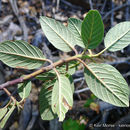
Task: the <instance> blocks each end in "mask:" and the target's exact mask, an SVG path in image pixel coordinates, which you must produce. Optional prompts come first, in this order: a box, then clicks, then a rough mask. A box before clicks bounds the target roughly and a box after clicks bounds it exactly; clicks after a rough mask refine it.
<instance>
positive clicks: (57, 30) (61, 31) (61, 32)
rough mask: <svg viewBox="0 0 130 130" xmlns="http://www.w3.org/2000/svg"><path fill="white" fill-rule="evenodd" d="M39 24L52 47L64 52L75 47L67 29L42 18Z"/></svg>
mask: <svg viewBox="0 0 130 130" xmlns="http://www.w3.org/2000/svg"><path fill="white" fill-rule="evenodd" d="M40 23H41V27H42V30H43V32H44V34H45V35H46V37H47V38H48V40H49V41H50V42H51V43H52V44H53V46H55V47H56V48H57V49H59V50H61V51H64V52H69V51H72V48H74V46H75V45H76V44H75V39H74V36H73V35H72V33H71V32H70V31H69V29H68V28H67V27H65V26H64V25H63V24H62V23H60V22H58V21H56V20H54V19H51V18H48V17H44V16H43V17H41V18H40Z"/></svg>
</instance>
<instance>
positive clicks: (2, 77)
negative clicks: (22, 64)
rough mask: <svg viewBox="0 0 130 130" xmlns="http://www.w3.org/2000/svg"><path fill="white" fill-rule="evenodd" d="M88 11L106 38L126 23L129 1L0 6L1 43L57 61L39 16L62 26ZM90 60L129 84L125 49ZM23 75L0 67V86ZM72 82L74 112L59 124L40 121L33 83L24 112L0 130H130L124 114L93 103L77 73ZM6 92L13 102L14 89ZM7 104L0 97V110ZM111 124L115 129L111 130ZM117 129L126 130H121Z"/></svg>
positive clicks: (50, 0) (26, 1) (39, 0)
mask: <svg viewBox="0 0 130 130" xmlns="http://www.w3.org/2000/svg"><path fill="white" fill-rule="evenodd" d="M90 9H97V10H98V11H99V12H100V14H101V16H102V18H103V22H104V27H105V33H106V32H107V31H108V30H109V29H110V28H111V27H113V26H114V25H116V24H117V23H119V22H122V21H130V0H0V42H2V41H5V40H25V41H28V42H29V43H30V44H32V45H34V46H37V47H39V48H40V49H41V50H42V51H43V53H44V55H45V56H46V57H47V58H50V59H51V60H53V61H56V60H58V59H60V57H63V56H64V55H67V54H66V53H62V52H61V51H59V50H57V49H56V48H55V47H53V46H52V45H51V44H50V43H49V42H48V40H47V39H46V37H45V35H44V34H43V32H42V30H41V27H40V23H39V17H40V16H43V15H44V16H48V17H52V18H54V19H56V20H58V21H61V22H62V23H63V24H65V25H67V19H68V18H69V17H75V18H80V19H83V17H84V16H85V14H86V12H88V11H89V10H90ZM103 48H104V46H103V43H102V44H100V46H99V47H98V48H97V49H95V50H94V52H95V53H97V52H99V51H101V50H102V49H103ZM77 49H78V51H79V52H80V51H82V49H81V48H77ZM95 60H97V61H98V62H100V61H102V60H103V62H105V63H108V64H111V65H113V66H114V67H116V68H117V69H118V70H119V71H120V72H121V73H122V75H123V76H124V78H125V79H126V81H127V83H128V84H130V46H128V47H127V48H125V49H124V50H122V51H118V52H114V53H110V52H105V53H104V54H103V55H102V56H101V57H100V59H98V58H96V59H95ZM28 73H30V71H25V70H19V69H12V68H10V67H8V66H6V65H4V64H3V63H2V62H0V84H2V83H3V82H6V81H8V80H11V79H15V78H17V77H19V76H20V75H21V74H28ZM73 79H74V83H75V93H74V107H73V109H72V110H71V111H69V112H68V113H67V115H66V121H64V123H58V120H57V119H55V120H53V121H43V120H41V118H40V115H39V106H38V96H39V92H40V89H41V84H40V83H39V81H38V80H36V79H33V84H32V91H31V94H30V96H29V98H28V99H27V100H26V103H25V106H24V110H23V111H22V112H21V113H18V112H17V111H15V112H14V113H13V114H12V115H11V117H10V119H9V121H8V122H7V125H6V127H5V128H4V130H25V129H27V130H61V129H64V130H84V129H87V130H89V129H90V130H91V129H94V130H107V129H110V130H111V129H113V130H120V129H125V130H126V129H128V130H130V114H129V112H130V109H129V108H120V107H115V106H113V105H110V104H108V103H105V102H103V101H101V100H99V99H97V98H95V97H94V96H93V95H92V94H91V92H90V91H89V89H88V88H87V85H86V83H85V81H84V76H83V71H82V69H79V70H78V71H76V73H75V74H74V75H73ZM9 91H10V92H12V93H13V95H14V96H16V97H17V96H18V95H17V87H16V86H11V87H9ZM8 100H9V98H8V97H7V95H6V94H5V93H4V92H3V91H0V106H1V107H3V106H4V105H5V104H6V103H7V102H8ZM70 118H71V119H70ZM96 123H97V125H96ZM98 124H99V125H98ZM100 124H102V125H100ZM103 124H106V127H105V126H104V127H103ZM108 124H110V127H108ZM112 124H114V126H116V127H114V128H112ZM120 124H129V126H124V128H123V127H121V126H120ZM119 126H120V127H119Z"/></svg>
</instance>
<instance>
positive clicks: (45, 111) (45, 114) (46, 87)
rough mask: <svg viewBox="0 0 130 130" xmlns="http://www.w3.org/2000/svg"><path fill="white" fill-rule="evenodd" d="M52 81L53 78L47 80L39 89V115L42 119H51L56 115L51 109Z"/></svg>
mask: <svg viewBox="0 0 130 130" xmlns="http://www.w3.org/2000/svg"><path fill="white" fill-rule="evenodd" d="M54 83H55V80H53V81H48V82H47V83H45V84H43V87H42V89H41V91H40V96H39V104H40V115H41V118H42V119H43V120H52V119H54V118H55V117H56V115H55V114H54V113H53V112H52V109H51V96H52V87H53V86H54Z"/></svg>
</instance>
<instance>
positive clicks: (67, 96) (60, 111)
mask: <svg viewBox="0 0 130 130" xmlns="http://www.w3.org/2000/svg"><path fill="white" fill-rule="evenodd" d="M72 105H73V93H72V89H71V85H70V81H69V79H68V78H67V77H66V76H64V75H60V77H59V79H58V80H57V81H56V83H55V84H54V87H53V90H52V110H53V112H54V113H56V114H57V115H58V117H59V121H63V120H64V118H65V114H66V112H67V111H68V110H69V109H70V108H71V107H72Z"/></svg>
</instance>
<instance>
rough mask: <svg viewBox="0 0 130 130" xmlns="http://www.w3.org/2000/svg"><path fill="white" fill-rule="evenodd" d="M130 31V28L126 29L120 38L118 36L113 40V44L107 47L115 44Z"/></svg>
mask: <svg viewBox="0 0 130 130" xmlns="http://www.w3.org/2000/svg"><path fill="white" fill-rule="evenodd" d="M129 31H130V29H128V31H126V32H125V33H123V34H122V35H121V36H120V37H119V38H117V39H116V40H114V41H113V42H112V44H111V45H109V46H108V47H107V48H110V47H111V46H113V45H114V44H115V43H116V42H117V41H118V40H120V39H121V38H122V37H123V36H124V35H126V34H127V33H128V32H129Z"/></svg>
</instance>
